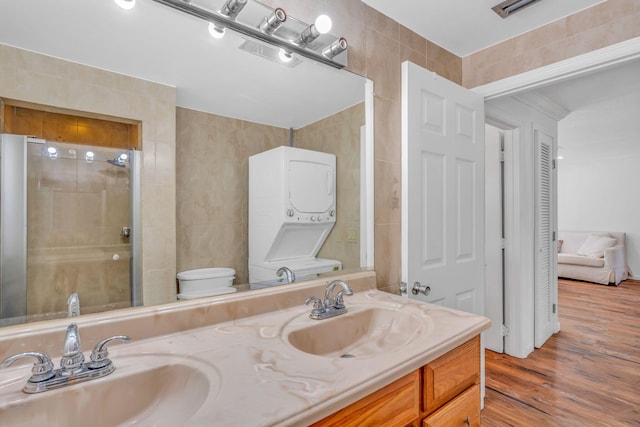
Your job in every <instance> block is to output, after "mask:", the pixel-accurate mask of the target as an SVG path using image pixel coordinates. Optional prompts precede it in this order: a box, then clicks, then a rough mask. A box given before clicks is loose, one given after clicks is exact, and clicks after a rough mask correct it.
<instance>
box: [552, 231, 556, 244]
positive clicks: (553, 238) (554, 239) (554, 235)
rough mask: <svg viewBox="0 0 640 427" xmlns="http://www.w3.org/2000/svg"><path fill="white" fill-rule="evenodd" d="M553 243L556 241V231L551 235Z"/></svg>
mask: <svg viewBox="0 0 640 427" xmlns="http://www.w3.org/2000/svg"><path fill="white" fill-rule="evenodd" d="M551 241H552V242H555V241H556V232H555V231H554V232H553V233H552V234H551Z"/></svg>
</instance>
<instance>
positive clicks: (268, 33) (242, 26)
mask: <svg viewBox="0 0 640 427" xmlns="http://www.w3.org/2000/svg"><path fill="white" fill-rule="evenodd" d="M129 1H131V0H129ZM153 1H155V2H156V3H160V4H162V5H165V6H168V7H170V8H172V9H175V10H177V11H179V12H182V13H186V14H188V15H191V16H195V17H197V18H200V19H203V20H205V21H207V22H208V23H210V24H211V25H209V30H210V31H209V32H210V33H211V35H212V36H214V37H216V38H220V37H222V35H223V34H224V32H225V31H226V30H232V31H234V32H235V33H238V34H239V35H240V36H242V37H244V38H245V39H246V41H247V42H249V41H250V40H251V42H250V43H243V44H242V45H241V46H240V48H241V49H242V48H243V47H242V46H245V48H244V50H247V51H252V52H254V51H255V52H254V53H256V54H258V55H260V56H264V57H268V59H273V60H275V61H277V62H279V63H281V64H284V62H282V61H281V60H280V59H279V52H280V49H284V50H285V51H286V52H285V53H289V54H290V55H291V56H292V58H293V59H292V60H291V61H290V62H289V63H287V66H290V67H291V66H295V65H294V64H295V63H297V62H299V61H301V59H300V58H307V59H312V60H314V61H316V62H320V63H322V64H325V65H329V66H331V67H334V68H344V67H345V66H346V65H347V59H348V58H347V56H348V55H347V54H348V52H347V51H346V43H345V42H342V41H340V42H338V43H337V45H334V46H333V47H332V48H331V49H329V50H327V49H323V48H325V47H326V46H332V45H333V44H334V42H335V41H336V40H339V38H338V37H335V36H333V35H332V34H328V32H329V31H330V30H331V19H330V18H329V17H328V16H326V15H323V16H320V17H318V19H316V21H315V22H314V23H313V24H312V25H308V24H306V23H304V22H302V21H300V20H297V19H295V18H293V17H290V16H287V14H286V13H285V11H284V10H282V9H281V8H272V7H270V6H268V5H265V4H264V3H261V2H260V1H257V0H207V1H206V2H205V1H201V2H200V1H199V2H192V1H190V0H153ZM211 2H212V3H217V4H218V5H222V6H221V7H220V6H216V5H212V4H211ZM196 3H197V4H196ZM240 10H242V13H240ZM285 21H286V22H285ZM319 37H320V38H319ZM317 38H319V39H318V40H317V41H316V42H315V43H312V42H313V41H314V40H316V39H317ZM256 43H257V44H259V45H261V46H265V45H269V46H270V49H263V48H262V47H261V48H259V49H254V48H253V47H250V46H253V45H254V44H256ZM323 50H324V51H326V54H323ZM264 52H267V53H264ZM283 55H284V54H283ZM284 56H285V57H286V58H287V59H288V57H289V55H284Z"/></svg>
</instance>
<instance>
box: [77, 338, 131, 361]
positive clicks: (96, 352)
mask: <svg viewBox="0 0 640 427" xmlns="http://www.w3.org/2000/svg"><path fill="white" fill-rule="evenodd" d="M113 340H122V341H124V342H125V343H129V342H130V341H131V338H129V337H128V336H127V335H115V336H113V337H109V338H105V339H103V340H102V341H100V342H99V343H98V344H96V345H95V347H93V351H92V352H91V362H89V364H88V367H89V369H100V368H104V367H105V366H107V365H109V364H110V363H111V360H110V359H109V357H108V356H109V351H108V350H107V344H109V343H110V342H111V341H113Z"/></svg>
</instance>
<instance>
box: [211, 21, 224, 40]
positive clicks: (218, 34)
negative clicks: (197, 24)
mask: <svg viewBox="0 0 640 427" xmlns="http://www.w3.org/2000/svg"><path fill="white" fill-rule="evenodd" d="M209 34H211V37H213V38H214V39H221V38H223V37H224V28H221V27H218V26H217V25H215V24H214V23H213V22H209Z"/></svg>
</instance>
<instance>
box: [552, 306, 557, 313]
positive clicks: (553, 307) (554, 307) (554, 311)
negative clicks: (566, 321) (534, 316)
mask: <svg viewBox="0 0 640 427" xmlns="http://www.w3.org/2000/svg"><path fill="white" fill-rule="evenodd" d="M552 311H553V314H556V305H555V304H553V306H552Z"/></svg>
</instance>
